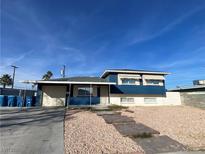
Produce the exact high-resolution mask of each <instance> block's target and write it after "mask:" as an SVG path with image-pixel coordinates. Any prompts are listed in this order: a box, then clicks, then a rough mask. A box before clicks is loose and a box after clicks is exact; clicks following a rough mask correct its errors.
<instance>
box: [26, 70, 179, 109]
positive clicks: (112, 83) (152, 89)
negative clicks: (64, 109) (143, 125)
mask: <svg viewBox="0 0 205 154" xmlns="http://www.w3.org/2000/svg"><path fill="white" fill-rule="evenodd" d="M168 74H169V73H167V72H159V71H145V70H131V69H109V70H105V71H104V72H103V74H102V75H101V76H100V77H69V78H59V79H51V80H36V81H24V82H29V83H34V84H37V85H38V95H39V96H40V103H41V105H42V106H65V105H109V104H117V105H171V104H173V105H179V104H180V96H179V95H178V93H177V92H171V93H168V92H167V91H166V88H165V76H166V75H168ZM170 98H171V99H170Z"/></svg>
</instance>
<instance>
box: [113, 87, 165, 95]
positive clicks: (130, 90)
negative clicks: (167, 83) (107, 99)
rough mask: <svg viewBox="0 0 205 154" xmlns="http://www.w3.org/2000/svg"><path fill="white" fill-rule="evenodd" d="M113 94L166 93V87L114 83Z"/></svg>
mask: <svg viewBox="0 0 205 154" xmlns="http://www.w3.org/2000/svg"><path fill="white" fill-rule="evenodd" d="M110 91H111V94H142V95H143V94H150V95H165V94H166V89H165V87H164V86H143V85H138V86H135V85H112V86H111V89H110Z"/></svg>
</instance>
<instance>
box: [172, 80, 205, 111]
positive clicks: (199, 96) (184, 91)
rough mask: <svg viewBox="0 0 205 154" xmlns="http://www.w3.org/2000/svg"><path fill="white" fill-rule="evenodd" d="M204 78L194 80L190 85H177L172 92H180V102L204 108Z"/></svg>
mask: <svg viewBox="0 0 205 154" xmlns="http://www.w3.org/2000/svg"><path fill="white" fill-rule="evenodd" d="M204 81H205V80H194V81H193V85H192V86H177V88H176V89H172V90H170V91H172V92H180V96H181V103H182V104H184V105H190V106H195V107H200V108H205V84H204Z"/></svg>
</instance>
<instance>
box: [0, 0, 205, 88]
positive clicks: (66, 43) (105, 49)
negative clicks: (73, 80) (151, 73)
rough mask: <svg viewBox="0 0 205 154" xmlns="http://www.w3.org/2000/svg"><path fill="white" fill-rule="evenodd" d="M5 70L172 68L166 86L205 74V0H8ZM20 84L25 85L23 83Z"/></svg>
mask: <svg viewBox="0 0 205 154" xmlns="http://www.w3.org/2000/svg"><path fill="white" fill-rule="evenodd" d="M0 12H1V51H0V52H1V55H0V74H1V75H2V74H3V73H9V74H12V68H11V67H10V65H11V64H15V65H17V66H19V67H20V68H19V69H17V73H16V81H19V80H24V79H41V77H42V75H43V74H44V73H45V72H46V71H47V70H51V71H52V72H53V73H54V77H60V69H61V68H62V65H63V64H65V65H66V67H67V70H66V71H67V74H66V75H67V76H83V75H86V76H99V75H100V74H101V73H102V72H103V70H104V69H107V68H130V69H146V70H156V71H167V72H171V73H172V74H171V75H169V76H167V82H166V84H167V87H168V88H173V87H175V86H176V85H190V84H192V80H194V79H203V78H205V1H204V0H127V1H124V0H103V1H100V0H94V1H90V0H86V1H85V0H82V1H78V0H73V1H69V0H65V1H63V0H1V10H0ZM16 86H22V84H20V83H16Z"/></svg>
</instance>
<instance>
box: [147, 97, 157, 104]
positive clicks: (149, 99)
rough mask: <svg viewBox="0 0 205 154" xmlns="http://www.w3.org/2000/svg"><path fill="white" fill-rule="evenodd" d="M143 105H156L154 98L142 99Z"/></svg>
mask: <svg viewBox="0 0 205 154" xmlns="http://www.w3.org/2000/svg"><path fill="white" fill-rule="evenodd" d="M144 103H145V104H154V103H157V98H155V97H145V98H144Z"/></svg>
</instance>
